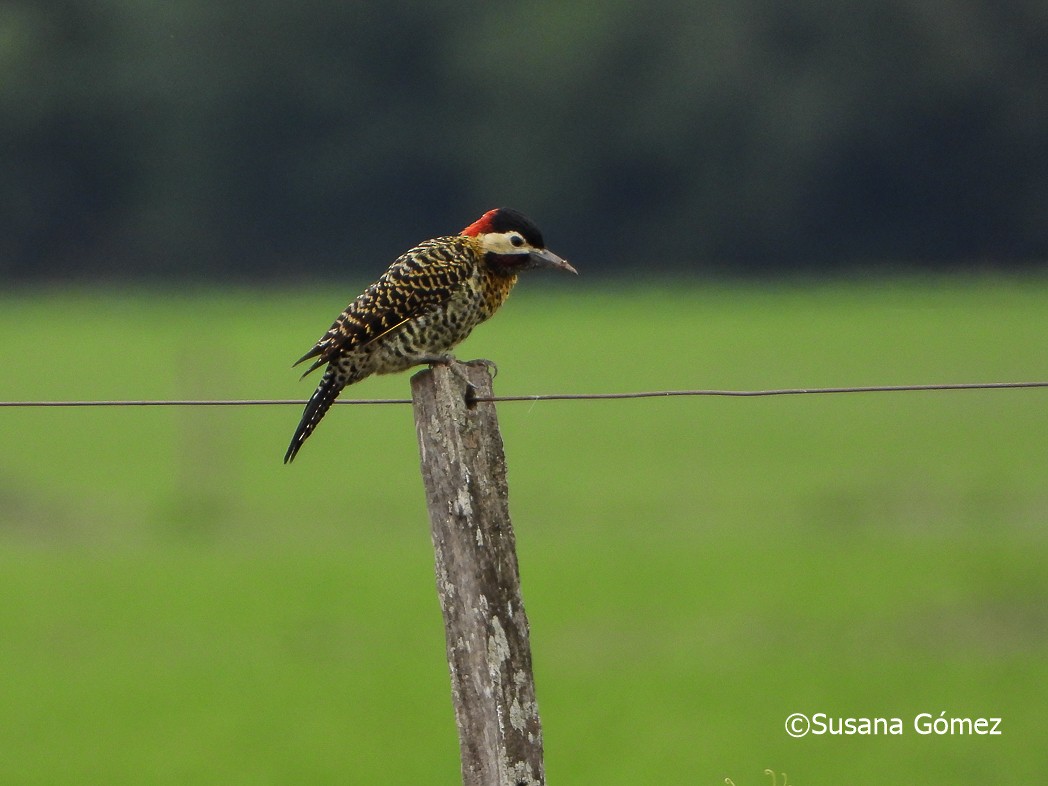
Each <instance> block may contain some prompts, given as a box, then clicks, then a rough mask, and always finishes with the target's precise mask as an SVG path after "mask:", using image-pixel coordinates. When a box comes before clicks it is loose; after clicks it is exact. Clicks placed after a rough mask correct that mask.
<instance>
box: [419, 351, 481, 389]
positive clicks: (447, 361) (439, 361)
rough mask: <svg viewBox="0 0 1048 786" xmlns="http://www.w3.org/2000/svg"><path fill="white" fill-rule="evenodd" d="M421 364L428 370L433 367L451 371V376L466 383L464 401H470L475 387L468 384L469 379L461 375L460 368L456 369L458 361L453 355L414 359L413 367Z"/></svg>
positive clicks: (425, 356) (427, 356) (426, 356)
mask: <svg viewBox="0 0 1048 786" xmlns="http://www.w3.org/2000/svg"><path fill="white" fill-rule="evenodd" d="M423 363H427V364H429V366H430V368H432V367H433V366H447V367H448V368H450V369H451V373H452V374H454V375H455V376H456V377H458V378H459V379H461V380H462V381H463V382H465V383H466V399H467V400H468V399H472V398H473V397H474V396H475V395H476V393H477V389H476V386H475V385H474V384H473V383H472V382H470V381H469V378H468V377H467V376H466V375H465V374H463V373H462V370H461V369H460V368H458V365H457V364H458V361H457V360H456V359H455V356H454V355H422V356H420V357H417V358H415V365H418V366H421V365H422V364H423ZM466 365H469V364H466Z"/></svg>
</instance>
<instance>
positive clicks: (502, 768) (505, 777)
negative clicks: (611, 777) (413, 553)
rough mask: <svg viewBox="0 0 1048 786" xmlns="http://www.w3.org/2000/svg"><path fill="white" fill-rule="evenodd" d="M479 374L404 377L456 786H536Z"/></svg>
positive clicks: (524, 662) (492, 428)
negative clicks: (453, 726) (446, 678)
mask: <svg viewBox="0 0 1048 786" xmlns="http://www.w3.org/2000/svg"><path fill="white" fill-rule="evenodd" d="M467 379H468V380H469V381H470V383H471V384H472V385H473V392H474V395H476V396H479V397H482V398H483V397H489V396H491V375H490V373H489V372H488V369H487V368H486V367H484V366H482V365H471V364H463V363H457V362H456V363H454V364H453V365H440V366H435V367H433V368H431V369H429V370H427V371H422V372H420V373H418V374H416V375H415V376H414V377H412V379H411V392H412V398H413V402H414V410H415V428H416V431H417V432H418V443H419V453H420V455H421V461H422V479H423V481H424V483H425V486H426V504H427V507H428V509H429V517H430V523H431V527H432V534H433V548H434V551H435V555H436V573H437V594H438V595H439V596H440V607H441V610H442V611H443V613H444V631H445V634H446V637H447V656H448V666H449V668H450V671H451V697H452V703H453V704H454V707H455V722H456V723H457V725H458V733H459V747H460V750H461V756H462V782H463V784H464V786H544V784H545V769H544V767H543V763H542V726H541V723H540V722H539V712H538V705H537V704H536V703H535V683H534V678H533V675H532V671H531V647H530V644H529V641H528V618H527V616H526V615H525V613H524V603H523V601H522V599H521V595H520V575H519V572H518V568H517V552H516V541H515V538H514V536H513V527H512V525H511V524H510V518H509V503H508V499H507V493H508V486H507V484H506V457H505V454H504V452H503V449H502V436H501V434H500V433H499V427H498V419H497V417H496V414H495V405H494V404H493V403H490V402H487V403H485V402H473V401H470V400H468V398H467V391H468V387H467V385H466V380H467Z"/></svg>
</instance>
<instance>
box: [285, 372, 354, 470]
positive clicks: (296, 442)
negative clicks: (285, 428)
mask: <svg viewBox="0 0 1048 786" xmlns="http://www.w3.org/2000/svg"><path fill="white" fill-rule="evenodd" d="M343 387H345V382H344V381H343V380H340V379H339V374H337V373H336V371H335V370H334V369H333V368H330V367H329V368H328V370H327V371H326V372H325V374H324V376H323V378H322V379H321V380H320V384H319V385H317V389H316V390H315V391H314V392H313V395H312V396H310V398H309V401H308V402H307V403H306V408H305V410H303V412H302V420H300V421H299V423H298V428H297V429H295V436H293V437H292V438H291V444H290V445H288V448H287V453H285V454H284V463H285V464H288V463H290V462H292V461H294V460H295V456H296V455H298V451H299V450H300V449H301V448H302V443H303V442H305V441H306V438H307V437H309V435H310V434H312V433H313V429H315V428H316V427H317V424H318V423H320V420H321V418H323V417H324V415H325V414H327V411H328V410H329V409H331V405H332V403H334V401H335V399H336V398H338V394H339V393H341V392H342V388H343Z"/></svg>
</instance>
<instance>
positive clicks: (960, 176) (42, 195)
mask: <svg viewBox="0 0 1048 786" xmlns="http://www.w3.org/2000/svg"><path fill="white" fill-rule="evenodd" d="M0 151H2V152H0V164H2V166H3V175H2V177H0V271H2V274H3V275H4V276H5V277H6V278H7V279H8V280H17V279H33V278H65V277H74V278H95V277H103V278H119V277H134V278H143V277H159V278H168V279H170V278H175V277H183V276H185V277H190V278H217V277H226V278H228V277H233V278H242V279H246V280H256V279H277V280H289V279H295V278H303V277H315V276H318V275H332V274H334V275H346V276H354V277H356V276H361V277H366V276H371V275H373V274H374V273H375V272H377V271H378V270H379V269H381V268H382V267H384V266H385V264H387V263H388V262H389V261H390V260H391V259H392V258H393V257H394V256H395V255H396V254H398V253H400V252H401V251H403V250H404V249H405V248H406V247H407V246H408V245H410V244H412V243H414V242H415V241H417V240H420V239H422V238H424V237H428V236H432V235H437V234H447V233H452V232H456V231H458V230H459V229H460V228H461V227H463V226H465V225H466V224H467V223H469V222H470V221H472V220H473V219H474V218H475V217H476V216H477V215H479V213H480V212H482V211H483V210H484V209H487V208H489V207H494V206H497V205H503V204H505V205H511V206H514V207H518V208H519V209H521V210H523V211H524V212H526V213H528V214H530V215H531V216H532V217H533V218H535V219H536V220H537V221H538V223H539V224H540V226H542V227H543V230H544V231H545V233H546V235H547V239H548V240H549V241H550V245H551V247H553V248H554V249H555V250H557V251H558V252H559V253H561V254H563V255H565V256H567V257H569V258H570V259H572V260H573V261H576V262H577V263H578V267H579V268H580V270H582V271H583V272H584V273H586V274H587V275H591V274H594V273H600V272H603V271H624V270H627V269H629V270H631V271H633V270H635V269H636V268H637V266H640V267H641V269H642V270H643V271H645V273H647V272H653V273H658V272H660V271H664V272H667V273H668V272H671V271H673V270H676V269H681V268H682V269H686V270H689V271H692V270H695V271H724V272H733V273H749V272H772V273H777V272H781V271H789V270H795V269H804V270H807V271H813V272H818V271H822V270H832V269H839V268H841V267H842V266H854V265H872V264H875V263H876V262H878V261H881V260H890V261H893V262H900V263H903V264H907V265H921V266H926V267H928V266H937V267H949V266H957V265H967V264H971V263H977V264H1030V263H1034V262H1036V261H1038V260H1040V259H1043V258H1044V257H1045V255H1046V251H1048V4H1046V3H1045V2H1044V0H1009V2H1004V3H1001V2H995V0H943V2H938V3H929V2H927V1H926V0H862V1H861V2H858V1H856V0H851V1H848V0H846V1H845V2H841V3H833V4H828V3H822V2H815V0H795V1H794V2H791V3H780V2H776V1H775V0H730V2H729V1H727V0H703V1H701V2H691V3H688V2H672V1H669V0H649V2H647V3H634V2H623V0H601V1H600V2H597V1H596V0H524V1H522V2H514V3H509V2H502V1H496V2H477V1H476V0H473V1H472V2H459V3H450V2H449V3H445V2H437V1H436V0H431V1H430V2H410V1H408V0H384V1H383V2H381V3H364V2H353V1H349V2H341V3H333V2H321V0H299V1H298V2H296V3H288V2H276V1H275V0H258V1H257V2H253V3H215V2H212V1H211V0H206V1H205V0H183V1H182V2H178V3H164V2H156V1H155V0H154V1H150V0H98V2H92V3H84V2H81V1H80V0H35V1H31V0H6V2H5V3H3V5H0Z"/></svg>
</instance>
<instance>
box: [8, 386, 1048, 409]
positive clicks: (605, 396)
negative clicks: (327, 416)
mask: <svg viewBox="0 0 1048 786" xmlns="http://www.w3.org/2000/svg"><path fill="white" fill-rule="evenodd" d="M1014 388H1048V382H961V383H947V384H932V385H860V386H856V387H832V388H773V389H769V390H647V391H633V392H625V393H538V394H534V395H527V396H486V397H482V396H477V397H476V398H474V399H472V400H473V401H477V402H513V401H598V400H617V399H637V398H671V397H680V396H728V397H736V398H753V397H759V396H798V395H823V394H835V393H899V392H907V391H931V390H940V391H942V390H1001V389H1014ZM335 403H336V404H356V405H371V404H410V403H411V399H409V398H364V399H339V400H336V401H335ZM305 404H306V399H286V398H281V399H229V400H226V399H152V400H145V399H119V400H108V401H0V407H265V406H284V405H291V406H304V405H305Z"/></svg>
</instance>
